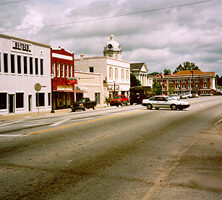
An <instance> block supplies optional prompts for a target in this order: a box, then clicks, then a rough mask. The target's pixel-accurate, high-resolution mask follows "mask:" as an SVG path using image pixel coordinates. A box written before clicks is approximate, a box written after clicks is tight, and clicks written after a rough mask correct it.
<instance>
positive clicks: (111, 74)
mask: <svg viewBox="0 0 222 200" xmlns="http://www.w3.org/2000/svg"><path fill="white" fill-rule="evenodd" d="M109 78H110V79H113V68H112V67H109Z"/></svg>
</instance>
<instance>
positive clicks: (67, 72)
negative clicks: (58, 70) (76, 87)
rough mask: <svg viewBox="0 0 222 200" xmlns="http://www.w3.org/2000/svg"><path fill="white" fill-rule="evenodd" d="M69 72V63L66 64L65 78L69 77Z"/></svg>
mask: <svg viewBox="0 0 222 200" xmlns="http://www.w3.org/2000/svg"><path fill="white" fill-rule="evenodd" d="M69 72H70V68H69V65H66V77H67V78H69V77H70V75H69Z"/></svg>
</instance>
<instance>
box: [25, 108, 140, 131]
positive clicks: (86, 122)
mask: <svg viewBox="0 0 222 200" xmlns="http://www.w3.org/2000/svg"><path fill="white" fill-rule="evenodd" d="M138 112H144V110H137V111H133V112H127V113H122V114H118V115H112V116H107V117H103V118H97V119H92V120H88V121H84V122H78V123H75V124H69V125H66V126H60V127H55V128H50V129H45V130H41V131H34V132H30V133H27V134H25V135H36V134H40V133H46V132H52V131H57V130H60V129H64V128H70V127H75V126H79V125H83V124H88V123H92V122H96V121H102V120H106V119H111V118H116V117H120V116H124V115H129V114H134V113H138Z"/></svg>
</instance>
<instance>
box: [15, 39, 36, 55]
mask: <svg viewBox="0 0 222 200" xmlns="http://www.w3.org/2000/svg"><path fill="white" fill-rule="evenodd" d="M12 51H19V52H24V53H29V54H31V53H32V45H31V44H27V43H24V42H18V41H12Z"/></svg>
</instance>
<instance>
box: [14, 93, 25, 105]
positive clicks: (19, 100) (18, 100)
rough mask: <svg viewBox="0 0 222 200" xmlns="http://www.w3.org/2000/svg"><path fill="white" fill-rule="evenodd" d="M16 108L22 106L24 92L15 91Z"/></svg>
mask: <svg viewBox="0 0 222 200" xmlns="http://www.w3.org/2000/svg"><path fill="white" fill-rule="evenodd" d="M16 108H24V93H16Z"/></svg>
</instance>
